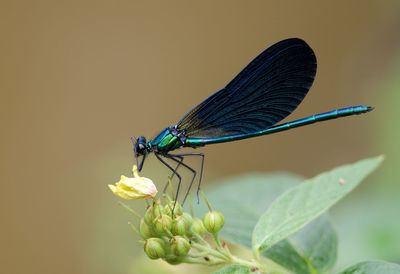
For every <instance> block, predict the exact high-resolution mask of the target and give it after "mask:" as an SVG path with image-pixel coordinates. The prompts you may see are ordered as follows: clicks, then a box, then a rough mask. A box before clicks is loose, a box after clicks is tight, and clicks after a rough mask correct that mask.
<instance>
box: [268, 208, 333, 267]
mask: <svg viewBox="0 0 400 274" xmlns="http://www.w3.org/2000/svg"><path fill="white" fill-rule="evenodd" d="M336 251H337V237H336V232H335V230H334V229H333V226H332V224H331V222H330V220H329V217H328V215H327V214H324V215H322V216H321V217H319V218H317V219H316V220H314V221H312V222H311V223H309V224H308V225H306V226H305V227H304V228H302V229H301V230H300V231H298V232H297V233H295V234H294V235H292V236H291V237H289V238H288V239H285V240H282V241H280V242H278V243H277V244H275V245H274V246H272V247H271V248H270V249H268V250H266V251H264V252H263V253H262V255H263V256H265V257H268V258H270V259H271V260H273V261H275V262H276V263H278V264H280V265H282V266H284V267H285V268H286V269H288V270H291V271H292V272H294V273H297V274H308V273H324V272H327V271H328V270H330V269H331V268H332V267H333V266H334V264H335V262H336Z"/></svg>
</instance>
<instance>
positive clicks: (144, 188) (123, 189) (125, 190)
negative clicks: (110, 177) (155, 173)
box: [108, 165, 157, 200]
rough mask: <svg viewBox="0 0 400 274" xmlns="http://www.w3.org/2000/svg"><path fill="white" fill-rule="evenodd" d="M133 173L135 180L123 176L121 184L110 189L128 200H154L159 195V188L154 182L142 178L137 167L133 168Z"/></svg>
mask: <svg viewBox="0 0 400 274" xmlns="http://www.w3.org/2000/svg"><path fill="white" fill-rule="evenodd" d="M132 173H133V178H129V177H126V176H124V175H122V176H121V179H120V180H119V182H117V183H115V185H108V187H109V188H110V189H111V191H112V192H113V193H114V194H115V195H117V196H119V197H121V198H123V199H126V200H137V199H145V198H154V197H155V196H156V194H157V188H156V186H155V185H154V183H153V181H152V180H150V179H148V178H145V177H140V176H139V173H138V170H137V166H136V165H134V166H133V168H132Z"/></svg>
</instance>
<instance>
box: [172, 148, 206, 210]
mask: <svg viewBox="0 0 400 274" xmlns="http://www.w3.org/2000/svg"><path fill="white" fill-rule="evenodd" d="M168 155H171V156H176V157H185V156H198V157H201V167H200V178H199V184H198V186H197V191H196V196H197V203H199V200H200V199H199V192H200V185H201V180H202V178H203V167H204V153H180V154H168ZM182 162H183V160H182ZM181 164H182V163H181ZM178 167H179V165H178V166H177V168H178Z"/></svg>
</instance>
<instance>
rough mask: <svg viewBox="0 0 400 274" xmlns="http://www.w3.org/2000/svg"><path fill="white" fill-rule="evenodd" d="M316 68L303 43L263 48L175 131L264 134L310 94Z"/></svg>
mask: <svg viewBox="0 0 400 274" xmlns="http://www.w3.org/2000/svg"><path fill="white" fill-rule="evenodd" d="M316 69H317V60H316V57H315V54H314V52H313V50H312V49H311V48H310V46H308V45H307V43H306V42H304V41H303V40H301V39H297V38H292V39H286V40H283V41H280V42H278V43H276V44H274V45H273V46H271V47H269V48H268V49H266V50H265V51H264V52H262V53H261V54H260V55H259V56H257V57H256V58H255V59H254V60H253V61H252V62H251V63H250V64H249V65H247V67H245V68H244V69H243V70H242V71H241V72H240V73H239V74H238V75H237V76H236V77H235V78H234V79H233V80H232V81H231V82H230V83H229V84H228V85H227V86H226V87H225V88H223V89H221V90H220V91H218V92H216V93H214V94H213V95H211V96H210V97H208V98H207V99H206V100H205V101H203V102H202V103H200V104H199V105H198V106H196V107H195V108H193V109H192V110H191V111H189V112H188V113H187V114H186V115H185V116H184V117H183V118H182V119H181V120H180V121H179V122H178V124H177V125H178V128H179V129H184V130H185V131H186V136H187V137H199V138H207V137H218V136H228V135H237V134H243V133H251V132H256V131H258V130H262V129H267V128H269V127H271V126H272V125H274V124H276V123H277V122H279V121H281V120H282V119H284V118H285V117H286V116H288V115H289V114H290V113H291V112H293V111H294V110H295V109H296V107H297V106H298V105H299V104H300V102H301V101H302V100H303V98H304V97H305V96H306V94H307V92H308V90H309V89H310V87H311V85H312V83H313V81H314V77H315V73H316Z"/></svg>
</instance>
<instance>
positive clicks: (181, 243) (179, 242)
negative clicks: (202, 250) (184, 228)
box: [171, 236, 191, 257]
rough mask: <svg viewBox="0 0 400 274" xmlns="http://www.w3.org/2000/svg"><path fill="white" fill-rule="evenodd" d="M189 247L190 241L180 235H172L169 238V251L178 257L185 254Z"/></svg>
mask: <svg viewBox="0 0 400 274" xmlns="http://www.w3.org/2000/svg"><path fill="white" fill-rule="evenodd" d="M190 248H191V244H190V242H189V241H188V240H186V239H185V238H183V237H181V236H174V237H173V238H172V239H171V251H172V253H173V254H175V255H176V256H178V257H183V256H186V255H187V254H188V253H189V250H190Z"/></svg>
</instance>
